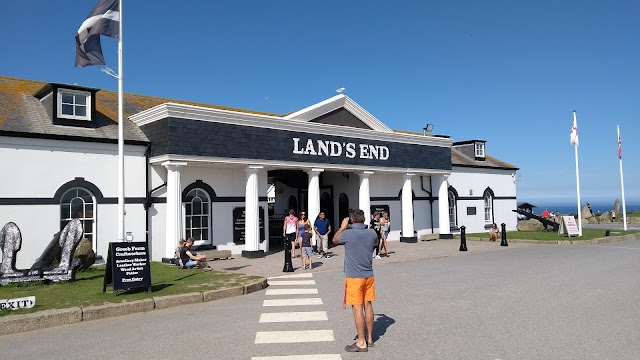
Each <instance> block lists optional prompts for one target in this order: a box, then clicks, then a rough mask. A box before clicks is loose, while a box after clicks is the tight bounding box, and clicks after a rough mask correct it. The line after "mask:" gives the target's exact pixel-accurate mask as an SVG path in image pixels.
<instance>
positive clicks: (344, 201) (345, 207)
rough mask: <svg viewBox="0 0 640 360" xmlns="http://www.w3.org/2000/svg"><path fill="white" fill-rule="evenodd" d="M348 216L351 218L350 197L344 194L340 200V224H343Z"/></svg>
mask: <svg viewBox="0 0 640 360" xmlns="http://www.w3.org/2000/svg"><path fill="white" fill-rule="evenodd" d="M347 216H349V197H348V196H347V194H345V193H342V194H340V197H339V198H338V223H341V222H342V219H344V218H346V217H347Z"/></svg>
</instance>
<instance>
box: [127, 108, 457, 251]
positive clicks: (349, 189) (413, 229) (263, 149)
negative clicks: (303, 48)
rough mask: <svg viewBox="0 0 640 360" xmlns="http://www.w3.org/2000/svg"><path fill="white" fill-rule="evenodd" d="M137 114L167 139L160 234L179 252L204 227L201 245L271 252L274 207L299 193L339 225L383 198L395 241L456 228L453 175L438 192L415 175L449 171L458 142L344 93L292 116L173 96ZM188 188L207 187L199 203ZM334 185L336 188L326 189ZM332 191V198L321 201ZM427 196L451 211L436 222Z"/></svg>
mask: <svg viewBox="0 0 640 360" xmlns="http://www.w3.org/2000/svg"><path fill="white" fill-rule="evenodd" d="M131 120H132V121H133V122H134V123H136V125H138V126H139V127H140V129H142V131H143V132H145V134H146V136H147V137H149V138H150V140H151V141H152V142H153V143H154V144H158V146H155V147H152V148H151V157H150V159H149V162H150V164H151V165H152V167H153V169H155V170H156V175H157V176H154V177H153V181H154V184H152V185H155V183H158V182H161V181H163V180H164V181H166V183H167V188H166V205H165V207H164V209H162V210H164V211H160V207H158V209H159V212H162V215H163V218H164V223H165V231H164V234H165V236H164V239H160V236H154V238H157V240H156V241H155V242H154V244H158V243H161V244H162V246H161V248H162V249H164V250H162V256H172V254H173V251H174V248H175V244H176V242H177V241H178V239H179V238H182V237H185V236H187V235H189V234H196V235H199V236H201V239H200V245H202V246H207V245H208V246H215V247H216V248H218V249H229V250H231V251H232V252H233V253H236V254H240V253H241V254H242V255H243V256H245V257H260V256H263V255H264V253H265V252H267V251H269V241H268V239H269V222H270V216H271V215H273V214H284V213H285V212H286V211H287V210H288V208H289V205H290V203H291V200H290V198H291V197H294V198H295V202H294V204H300V206H296V208H298V207H300V208H301V209H304V210H306V211H307V213H308V214H309V218H310V220H311V221H313V220H314V219H315V216H317V214H318V213H319V212H320V211H328V210H330V213H332V214H334V215H333V218H332V219H330V221H331V223H332V224H334V226H339V223H340V221H341V219H340V216H344V215H345V214H344V207H345V206H348V209H349V210H352V209H355V208H361V209H362V210H363V211H364V212H365V214H366V216H367V218H370V217H371V215H372V212H373V210H374V209H376V208H377V207H379V206H382V208H383V209H389V212H390V216H391V221H392V233H391V234H390V240H391V241H394V240H400V241H404V242H416V241H417V238H418V236H419V234H425V233H431V234H433V233H440V234H443V235H446V234H449V224H448V222H447V217H446V214H447V211H446V209H447V192H446V180H445V182H444V183H443V182H442V181H441V182H440V187H439V191H438V193H437V195H438V196H437V199H436V198H434V197H433V196H434V194H432V193H428V192H426V191H425V190H424V189H422V188H421V186H420V184H419V182H417V181H416V180H415V179H416V178H419V177H438V179H440V178H443V177H444V176H446V175H448V174H449V173H450V172H451V144H452V141H451V140H450V139H448V138H446V137H435V136H422V135H416V134H404V133H395V132H393V131H391V130H390V129H389V128H388V127H386V126H385V125H384V124H383V123H381V122H380V121H379V120H377V119H376V118H374V117H373V116H371V115H370V114H369V113H367V112H366V111H365V110H364V109H362V108H361V107H360V106H359V105H357V104H356V103H355V102H353V101H352V100H351V99H349V98H348V97H346V96H344V95H339V96H336V97H334V98H332V99H329V100H327V101H325V102H322V103H319V104H316V105H314V106H312V107H310V108H307V109H304V110H301V111H300V112H297V113H294V114H291V115H288V116H286V117H275V116H267V115H261V114H249V113H240V112H233V111H227V110H220V109H207V108H199V107H194V106H189V105H179V104H170V103H168V104H162V105H159V106H156V107H154V108H151V109H149V110H146V111H143V112H141V113H139V114H136V115H134V116H132V117H131ZM328 134H330V135H328ZM158 165H160V167H159V166H158ZM273 170H279V171H281V170H286V171H298V172H300V174H304V175H306V179H307V181H306V182H299V181H298V182H297V183H296V184H287V181H279V182H278V181H272V182H274V184H270V183H269V181H270V180H269V172H270V171H273ZM182 177H187V178H188V180H187V181H183V178H182ZM165 179H166V180H165ZM280 180H282V179H280ZM443 184H444V185H443ZM270 185H275V188H276V196H275V200H276V201H275V203H276V205H275V207H273V206H272V208H271V209H270V210H269V207H270V206H271V205H269V204H267V201H266V200H267V189H268V188H269V186H270ZM187 187H189V189H191V190H190V191H196V193H198V192H197V190H198V189H201V190H202V191H201V193H202V194H205V195H203V196H200V200H201V202H196V203H195V204H196V205H197V206H196V205H192V204H184V202H183V201H182V202H181V201H180V199H182V200H187V201H190V200H191V199H194V197H193V196H195V195H193V194H191V195H189V194H185V189H186V188H187ZM326 188H329V189H331V192H332V194H330V195H326V194H325V191H324V190H323V189H326ZM442 189H445V192H444V193H443V192H442ZM278 191H280V193H277V192H278ZM289 193H291V195H289V196H288V197H286V196H285V195H284V194H289ZM198 194H199V193H198ZM187 195H189V196H187ZM301 196H306V200H305V201H301V200H302V199H301ZM327 196H328V199H329V200H327V201H325V202H322V201H321V199H322V198H324V197H327ZM206 198H208V199H206ZM345 199H346V200H345ZM340 201H342V203H340ZM425 201H429V203H433V202H437V203H438V204H439V205H438V210H439V213H440V214H445V216H439V217H438V219H439V222H438V226H437V227H434V224H433V220H432V219H434V218H435V217H436V216H434V215H437V214H433V213H430V214H427V213H426V212H425V211H422V210H421V211H419V212H416V208H415V204H416V202H425ZM198 204H203V205H202V209H200V208H198V206H200V205H198ZM206 204H210V206H207V205H206ZM321 204H324V206H325V207H327V206H329V207H330V209H323V208H322V206H321ZM443 207H444V209H445V211H444V213H443V212H442V208H443ZM424 208H426V207H424V206H421V207H420V209H424ZM336 209H337V210H338V211H336ZM341 209H342V210H341ZM205 210H207V211H205ZM341 211H342V212H341ZM229 214H232V216H231V217H230V216H229ZM183 219H191V220H188V221H191V224H183ZM273 221H274V222H275V221H278V220H273ZM231 224H233V228H232V229H229V227H230V225H231ZM272 225H273V226H272V228H273V229H275V228H276V224H272ZM155 227H157V226H156V225H155V224H154V228H155ZM188 229H192V230H188ZM189 231H191V232H189ZM205 232H206V233H207V234H208V235H207V236H204V233H205ZM154 233H155V232H154ZM158 235H159V234H158ZM273 235H274V236H277V233H275V234H273ZM196 243H198V242H196ZM156 246H157V245H156ZM154 253H156V254H157V249H156V250H155V251H154Z"/></svg>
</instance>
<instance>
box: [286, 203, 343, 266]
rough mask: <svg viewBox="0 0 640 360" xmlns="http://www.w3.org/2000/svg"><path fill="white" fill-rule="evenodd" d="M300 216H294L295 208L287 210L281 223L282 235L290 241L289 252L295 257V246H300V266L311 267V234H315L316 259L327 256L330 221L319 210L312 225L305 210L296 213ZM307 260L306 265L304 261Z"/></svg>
mask: <svg viewBox="0 0 640 360" xmlns="http://www.w3.org/2000/svg"><path fill="white" fill-rule="evenodd" d="M298 215H299V216H300V217H299V218H298V217H296V212H295V210H293V209H291V210H289V215H288V216H287V217H285V218H284V224H283V225H282V236H284V237H285V238H287V240H288V241H289V242H291V254H292V256H293V257H295V256H296V255H295V249H296V246H298V247H299V248H300V251H299V254H300V260H301V261H302V268H303V269H307V266H308V268H309V269H311V268H313V260H312V257H313V253H314V249H313V241H312V238H313V234H314V233H315V234H316V235H317V244H316V249H315V252H316V253H317V254H318V259H321V258H323V257H326V258H327V259H328V258H329V254H328V251H329V234H330V233H331V223H330V222H329V220H328V219H327V218H326V215H325V213H324V212H323V211H321V212H320V213H319V214H318V216H317V217H316V219H315V221H314V222H313V225H312V224H311V221H309V219H308V217H307V213H306V212H305V211H301V212H300V214H298ZM307 260H308V261H309V264H308V265H307V264H306V262H307Z"/></svg>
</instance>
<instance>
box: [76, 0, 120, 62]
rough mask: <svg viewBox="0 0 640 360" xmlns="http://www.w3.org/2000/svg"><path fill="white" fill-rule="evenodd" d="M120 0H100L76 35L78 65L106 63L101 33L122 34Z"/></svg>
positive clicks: (109, 35)
mask: <svg viewBox="0 0 640 360" xmlns="http://www.w3.org/2000/svg"><path fill="white" fill-rule="evenodd" d="M119 2H120V0H100V1H99V2H98V5H96V7H95V8H94V9H93V10H92V11H91V13H90V14H89V16H88V17H87V19H86V20H85V21H84V22H83V23H82V25H80V28H79V29H78V34H77V35H76V67H78V66H81V67H84V66H90V65H105V62H104V57H103V56H102V45H101V44H100V35H104V36H108V37H112V38H118V37H119V36H120V24H119V23H120V12H119Z"/></svg>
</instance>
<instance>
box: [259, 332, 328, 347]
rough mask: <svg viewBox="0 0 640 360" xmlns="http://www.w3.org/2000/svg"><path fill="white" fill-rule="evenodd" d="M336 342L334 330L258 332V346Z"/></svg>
mask: <svg viewBox="0 0 640 360" xmlns="http://www.w3.org/2000/svg"><path fill="white" fill-rule="evenodd" d="M321 341H335V339H334V337H333V330H298V331H258V332H257V333H256V342H255V343H256V344H284V343H300V342H304V343H308V342H321Z"/></svg>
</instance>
